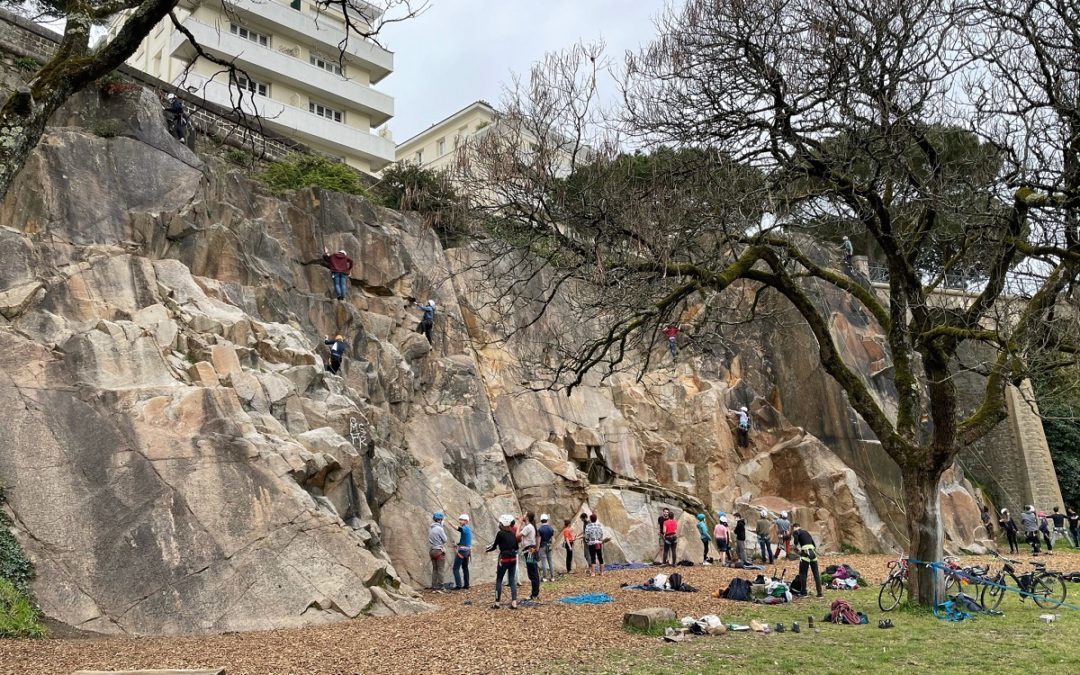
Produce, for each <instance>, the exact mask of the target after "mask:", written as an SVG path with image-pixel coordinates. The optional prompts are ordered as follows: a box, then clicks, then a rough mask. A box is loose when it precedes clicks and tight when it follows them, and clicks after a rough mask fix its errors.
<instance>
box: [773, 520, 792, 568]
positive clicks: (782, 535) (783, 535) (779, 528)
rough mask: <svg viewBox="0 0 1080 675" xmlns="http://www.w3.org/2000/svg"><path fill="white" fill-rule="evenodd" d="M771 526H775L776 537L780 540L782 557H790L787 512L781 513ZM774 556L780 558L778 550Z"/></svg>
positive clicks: (789, 521) (789, 533)
mask: <svg viewBox="0 0 1080 675" xmlns="http://www.w3.org/2000/svg"><path fill="white" fill-rule="evenodd" d="M773 524H774V525H776V536H777V538H778V539H779V540H780V542H779V543H780V545H781V546H783V549H784V555H785V556H788V555H791V520H790V519H789V518H788V512H787V511H781V512H780V517H779V518H777V519H776V521H775V522H774V523H773ZM776 555H777V557H780V550H779V549H777V551H776Z"/></svg>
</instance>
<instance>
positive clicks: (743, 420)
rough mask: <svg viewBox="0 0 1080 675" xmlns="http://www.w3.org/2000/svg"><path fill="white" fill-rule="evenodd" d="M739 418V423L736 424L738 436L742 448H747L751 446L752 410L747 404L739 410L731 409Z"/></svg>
mask: <svg viewBox="0 0 1080 675" xmlns="http://www.w3.org/2000/svg"><path fill="white" fill-rule="evenodd" d="M731 412H732V413H733V414H734V415H735V416H736V417H737V418H738V424H737V425H736V432H737V438H738V441H739V447H740V448H746V447H749V446H750V412H749V411H748V410H747V409H746V406H742V407H740V408H739V409H738V410H732V411H731Z"/></svg>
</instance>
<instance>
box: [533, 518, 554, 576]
mask: <svg viewBox="0 0 1080 675" xmlns="http://www.w3.org/2000/svg"><path fill="white" fill-rule="evenodd" d="M550 519H551V516H549V515H548V514H546V513H542V514H540V527H539V528H538V529H537V530H536V536H537V537H538V538H539V546H540V580H541V581H543V580H544V579H545V578H546V579H547V580H548V581H555V566H554V565H553V564H552V563H551V541H552V539H554V538H555V528H554V527H552V526H551V524H550V523H548V521H549V520H550ZM545 570H546V571H547V576H546V577H545V576H544V572H545Z"/></svg>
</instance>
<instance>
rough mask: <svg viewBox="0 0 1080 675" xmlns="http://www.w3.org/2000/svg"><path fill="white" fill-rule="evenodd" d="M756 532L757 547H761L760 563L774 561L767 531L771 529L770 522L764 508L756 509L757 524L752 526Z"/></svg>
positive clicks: (770, 540)
mask: <svg viewBox="0 0 1080 675" xmlns="http://www.w3.org/2000/svg"><path fill="white" fill-rule="evenodd" d="M754 530H755V532H756V533H757V541H758V548H759V549H761V564H762V565H764V564H765V563H769V564H770V565H771V564H772V563H773V562H775V558H773V553H772V539H771V538H770V536H769V533H770V532H771V530H772V522H770V521H769V512H768V511H766V510H765V509H761V510H760V511H758V520H757V525H756V526H755V527H754Z"/></svg>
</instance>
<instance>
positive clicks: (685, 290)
mask: <svg viewBox="0 0 1080 675" xmlns="http://www.w3.org/2000/svg"><path fill="white" fill-rule="evenodd" d="M1003 4H1006V5H1007V4H1010V3H999V2H990V0H986V2H985V3H984V2H979V3H976V5H975V6H973V5H971V4H970V3H964V4H961V3H960V2H958V1H955V2H954V1H948V0H947V1H946V2H941V1H940V0H889V1H887V2H882V1H881V0H727V1H725V2H714V1H712V0H688V1H687V2H686V3H685V4H684V5H683V6H681V7H679V8H676V9H671V10H669V11H668V12H667V13H666V14H665V15H663V16H662V17H661V18H660V19H659V21H658V33H659V34H658V36H657V38H656V39H655V40H654V41H653V42H652V43H651V44H650V45H649V46H647V47H646V48H645V49H643V50H642V51H641V52H640V53H633V54H629V55H627V58H626V64H625V70H624V71H623V72H622V77H621V80H622V93H623V97H622V103H621V105H620V106H618V107H617V108H616V109H615V110H611V111H601V110H598V109H597V107H596V103H597V96H596V89H597V87H596V86H595V85H594V82H595V77H596V74H597V73H598V72H599V71H602V70H603V68H604V66H605V64H604V62H603V59H602V56H601V55H600V54H599V53H597V52H594V51H590V50H588V49H583V48H578V49H575V50H572V51H571V52H569V53H567V54H564V55H560V56H555V57H550V58H549V59H548V60H547V61H546V62H545V63H543V64H541V65H540V66H538V67H537V68H536V69H534V71H533V73H532V78H531V80H530V81H529V83H528V85H527V86H522V85H519V86H518V87H517V88H516V89H514V90H512V91H511V95H510V100H509V101H508V102H507V111H508V112H507V120H508V121H509V122H510V127H511V128H515V129H516V128H526V129H529V130H530V132H531V133H530V134H529V135H528V137H527V139H523V138H513V134H511V135H510V136H511V138H509V139H507V138H505V136H500V135H498V134H492V135H491V138H489V139H486V140H481V141H478V142H477V143H475V144H474V147H473V148H472V149H471V156H470V158H469V160H468V161H467V162H465V163H464V166H465V167H466V168H465V170H464V171H463V172H462V173H463V181H464V183H465V184H467V185H470V184H471V185H472V186H473V188H472V190H471V194H472V195H473V197H474V199H475V200H476V201H477V202H478V204H479V205H480V206H479V208H478V211H479V212H480V214H481V223H482V227H483V228H484V231H483V235H484V236H483V238H482V239H481V243H480V244H478V245H477V248H478V249H485V248H487V249H489V250H491V251H493V252H498V251H500V247H501V253H500V255H499V257H498V258H495V257H492V258H491V259H493V260H495V259H497V260H498V261H499V262H500V265H501V266H502V270H503V273H504V275H505V273H506V272H507V271H509V270H514V269H516V270H518V273H517V275H516V277H515V278H516V280H517V281H518V282H521V283H523V284H524V283H527V284H528V287H529V288H530V289H532V291H531V293H530V294H527V295H526V297H527V301H528V302H529V305H530V306H531V307H533V308H534V309H535V311H536V312H537V315H538V316H539V315H541V314H542V313H543V312H544V311H545V309H546V307H547V306H549V304H550V302H549V301H550V299H551V298H554V297H555V296H556V294H557V293H558V292H559V289H560V288H561V287H564V286H566V285H567V284H572V285H573V288H574V299H573V300H572V302H573V304H574V305H575V306H576V307H577V308H578V311H579V312H580V313H581V321H582V324H583V325H589V326H592V327H593V328H594V330H595V332H594V333H593V337H591V338H589V339H585V340H581V341H579V342H578V343H576V344H573V345H562V347H563V351H562V352H561V353H560V354H559V358H558V359H557V364H556V365H555V367H554V373H553V374H554V375H555V377H554V378H553V379H552V380H551V383H550V384H551V386H555V387H563V388H565V389H566V390H568V391H569V390H572V389H573V387H574V386H577V385H578V384H580V383H581V382H582V381H583V378H584V377H585V376H586V375H587V374H589V373H590V372H594V371H599V372H602V373H606V372H611V371H613V370H614V369H617V368H619V367H620V364H623V363H624V362H626V361H627V360H628V359H627V356H628V355H629V354H638V355H640V354H642V353H644V354H647V353H648V350H649V348H650V347H651V346H652V345H653V343H654V341H655V339H656V332H657V328H658V327H659V326H660V325H662V324H663V323H664V322H666V321H667V320H669V318H670V317H671V316H673V315H674V314H675V313H677V312H678V311H679V308H680V307H682V306H683V305H684V303H686V302H687V301H688V299H690V298H691V297H696V298H702V297H706V298H707V297H709V296H712V295H714V294H720V293H724V292H726V291H729V290H731V289H733V288H736V287H740V288H741V287H743V286H745V285H746V284H750V285H751V286H754V287H757V288H758V289H759V293H768V294H771V295H772V296H774V297H777V298H782V299H783V300H784V301H786V302H787V303H788V304H789V305H790V306H791V307H792V308H793V309H794V310H795V311H796V312H798V314H799V315H800V316H801V318H802V320H803V321H804V322H805V323H806V325H807V326H808V327H809V329H810V330H811V331H812V333H813V335H814V337H815V338H816V341H817V352H818V357H819V359H820V362H821V364H822V367H823V368H824V370H825V371H826V372H827V373H828V374H829V375H830V376H831V377H832V378H833V379H834V380H835V381H836V382H837V384H838V385H839V386H840V387H841V388H842V389H843V390H844V392H845V393H846V395H847V397H848V400H849V401H850V404H851V405H852V407H853V408H854V409H855V411H856V412H857V413H858V414H859V415H860V416H861V417H862V419H863V420H864V421H865V422H866V424H867V425H868V426H869V428H870V429H871V430H872V431H873V432H874V434H875V435H876V436H877V438H878V439H879V441H880V442H881V444H882V447H883V449H884V451H885V452H886V453H887V454H888V455H889V457H891V458H892V459H893V460H894V461H895V462H896V463H897V465H898V466H899V468H900V472H901V475H902V479H903V486H902V494H903V497H904V512H905V518H906V525H907V531H908V534H909V538H910V545H909V552H910V554H911V556H912V557H913V558H915V559H918V560H923V561H931V560H940V559H941V557H942V552H943V534H942V525H941V517H940V512H939V510H940V498H939V490H938V486H939V483H940V480H941V477H942V475H943V473H944V472H945V471H946V470H947V469H949V468H950V467H952V466H953V463H954V460H955V458H956V455H957V453H958V451H959V450H960V449H961V448H962V447H963V446H965V445H967V444H971V443H974V442H976V441H977V440H978V439H980V438H982V437H983V436H985V435H986V434H987V433H988V432H989V431H990V430H991V429H993V427H994V426H995V425H996V424H997V423H998V422H999V421H1000V420H1001V419H1003V418H1004V417H1005V415H1006V412H1005V393H1006V388H1007V387H1008V386H1010V385H1018V384H1020V383H1022V382H1023V381H1024V380H1025V379H1026V378H1028V377H1029V376H1030V375H1031V372H1032V367H1034V366H1036V365H1040V364H1042V365H1049V364H1053V363H1061V362H1062V361H1065V362H1070V361H1072V354H1073V353H1074V350H1075V348H1076V346H1075V343H1074V338H1073V337H1072V336H1074V335H1075V328H1076V312H1075V311H1071V310H1070V311H1065V310H1064V309H1063V308H1064V305H1065V304H1066V302H1065V301H1066V299H1067V295H1068V291H1069V289H1070V287H1071V285H1072V284H1073V283H1074V282H1075V280H1076V279H1077V274H1078V271H1080V257H1078V254H1080V248H1077V244H1076V226H1075V216H1076V208H1077V205H1078V204H1080V192H1077V191H1076V187H1077V186H1078V184H1076V183H1071V182H1070V173H1069V172H1070V170H1072V169H1071V167H1076V166H1080V155H1078V154H1077V153H1078V152H1080V143H1077V142H1076V139H1077V138H1080V134H1078V133H1076V132H1074V131H1070V129H1072V128H1073V127H1070V126H1069V125H1070V124H1072V123H1073V119H1074V118H1075V119H1077V120H1080V117H1077V112H1078V107H1077V104H1076V102H1077V97H1076V95H1075V90H1069V91H1070V96H1065V95H1064V94H1063V93H1057V94H1056V93H1055V92H1057V91H1058V89H1055V87H1058V88H1060V87H1061V80H1062V79H1063V78H1064V79H1065V80H1067V81H1069V82H1072V83H1075V82H1076V79H1075V76H1074V75H1073V74H1072V73H1073V72H1074V71H1071V70H1069V68H1070V63H1075V60H1074V61H1071V62H1065V61H1064V60H1065V59H1066V56H1067V54H1068V52H1069V49H1072V50H1073V51H1072V52H1071V54H1072V58H1073V59H1075V58H1076V54H1078V53H1080V51H1077V50H1076V47H1077V43H1076V41H1075V38H1076V26H1077V25H1080V23H1078V22H1077V20H1076V17H1075V16H1071V14H1075V12H1076V10H1075V7H1074V5H1073V4H1072V3H1070V2H1067V1H1066V0H1045V1H1043V2H1037V1H1034V0H1027V1H1025V2H1020V1H1019V0H1017V2H1015V3H1012V4H1015V5H1016V8H1014V9H1015V11H1014V12H1013V13H1009V12H1005V11H1001V7H1002V5H1003ZM1032 7H1035V8H1042V11H1046V12H1057V13H1058V14H1057V16H1058V17H1059V18H1058V21H1057V22H1056V23H1055V22H1050V23H1055V25H1061V26H1068V27H1071V28H1068V29H1063V30H1069V31H1072V33H1071V35H1070V36H1064V35H1054V36H1050V35H1046V36H1043V37H1041V38H1040V36H1039V35H1037V34H1034V33H1033V32H1032V31H1031V30H1030V29H1029V30H1025V25H1026V24H1025V22H1024V21H1023V18H1024V17H1025V16H1030V14H1031V8H1032ZM1025 12H1026V14H1025ZM1067 15H1068V16H1067ZM1065 19H1068V20H1065ZM1066 37H1068V38H1069V39H1072V40H1073V42H1072V43H1071V47H1068V46H1060V45H1062V44H1063V43H1062V40H1064V39H1066ZM1040 39H1041V40H1043V41H1044V43H1043V44H1041V45H1040V43H1039V40H1040ZM1050 45H1054V46H1055V50H1053V51H1054V53H1056V54H1059V55H1061V58H1062V59H1063V61H1062V62H1051V61H1050V60H1049V59H1047V58H1045V57H1044V56H1042V55H1043V54H1044V53H1045V52H1046V51H1047V49H1048V48H1049V46H1050ZM1010 60H1017V63H1016V64H1014V63H1012V62H1011V61H1010ZM987 64H989V66H988V65H987ZM1018 64H1022V65H1018ZM1002 70H1009V71H1011V74H1010V75H1007V76H1006V75H1003V73H1002V72H1001V71H1002ZM1018 72H1021V73H1024V74H1023V75H1017V74H1016V73H1018ZM1032 72H1034V73H1035V75H1031V73H1032ZM1010 78H1012V79H1010ZM1040 78H1041V79H1040ZM1032 79H1034V80H1036V81H1037V82H1035V83H1033V82H1032ZM1040 87H1042V88H1043V89H1042V90H1041V91H1040V89H1039V88H1040ZM1032 90H1034V91H1036V92H1038V93H1032ZM980 93H981V94H982V95H978V94H980ZM1033 114H1034V116H1035V118H1036V119H1038V120H1039V121H1040V122H1039V124H1034V123H1032V122H1031V121H1030V120H1029V119H1028V117H1029V116H1031V115H1033ZM1036 127H1041V128H1036ZM1075 128H1076V129H1077V130H1080V126H1077V127H1075ZM958 134H959V135H960V136H961V137H966V138H968V139H969V140H967V141H964V143H963V144H964V145H969V146H970V145H972V144H974V145H975V146H977V147H976V150H977V152H955V151H953V150H955V140H956V139H957V137H958ZM591 138H600V139H601V141H600V142H599V143H597V144H596V146H597V147H598V148H599V151H598V152H596V153H595V154H594V155H593V161H592V162H591V163H590V164H589V165H587V166H581V167H579V166H574V167H573V171H572V173H571V175H570V176H569V177H567V176H565V175H562V174H560V173H559V172H557V171H553V170H552V168H551V167H552V165H551V164H550V163H548V164H545V163H544V162H542V161H537V158H544V157H551V156H555V155H557V154H558V153H559V152H560V151H561V149H565V147H566V144H567V143H570V144H571V147H573V146H574V144H582V145H588V144H589V142H590V141H589V139H591ZM972 138H974V139H976V140H975V141H974V143H972V142H971V141H970V139H972ZM568 139H569V140H568ZM578 139H580V140H578ZM612 139H614V141H615V142H614V143H612V142H611V141H612ZM627 139H630V140H632V141H634V142H636V143H638V144H640V147H642V148H644V149H648V150H650V151H651V152H649V153H648V161H645V160H644V159H639V161H637V163H636V164H635V158H634V157H633V156H627V155H624V154H622V153H620V151H619V147H620V143H625V142H626V141H627ZM523 140H527V141H528V142H529V143H531V147H530V151H529V152H524V151H523V149H522V146H521V142H522V141H523ZM662 147H667V148H668V149H667V150H665V151H664V152H669V153H673V154H675V155H681V156H682V158H681V159H680V161H678V162H672V163H667V164H666V163H665V162H664V161H663V159H662V153H658V152H657V149H659V148H662ZM988 158H989V160H991V161H988ZM635 166H636V167H637V168H638V169H641V170H642V171H643V172H644V173H642V174H637V173H635ZM988 167H989V168H988ZM823 224H827V225H829V226H831V227H832V228H833V229H832V230H830V231H832V232H835V231H837V230H836V228H839V231H846V232H849V233H850V234H851V235H852V236H853V237H855V236H859V237H862V238H865V239H867V240H869V241H872V242H873V244H874V246H875V247H876V249H877V250H878V251H880V256H881V259H882V261H883V262H884V264H885V266H886V268H887V277H888V279H887V287H886V288H880V289H875V288H873V287H872V286H871V285H870V284H869V283H868V281H867V280H866V279H865V278H863V277H862V276H861V275H860V274H858V273H857V272H856V271H855V270H853V269H851V267H850V266H845V265H837V264H835V263H834V262H832V261H834V260H836V256H835V255H828V254H827V252H826V251H823V250H822V248H821V247H820V245H818V244H817V243H815V242H813V241H812V239H811V237H808V236H807V233H809V234H810V235H813V234H814V233H816V232H821V231H823V229H824V228H823ZM946 247H947V251H948V252H947V255H943V254H942V251H943V250H945V249H946ZM511 252H513V253H511ZM513 254H516V255H517V256H519V258H518V260H519V261H520V262H521V264H518V265H515V266H509V265H508V264H507V263H506V261H507V260H508V259H509V258H510V256H511V255H513ZM930 256H935V262H934V264H933V265H927V264H926V260H927V258H928V257H930ZM973 264H977V265H979V266H980V269H981V270H982V273H983V274H984V276H985V279H984V280H983V281H982V282H981V283H980V284H979V285H978V287H977V288H976V289H975V291H974V292H972V293H969V294H967V295H964V296H955V295H948V296H943V295H941V294H937V293H936V291H938V290H939V288H940V286H941V285H942V283H943V280H944V279H945V278H946V277H947V276H948V275H949V274H953V273H956V272H958V271H962V270H965V269H968V268H970V266H971V265H973ZM538 278H543V279H544V280H546V282H547V284H546V286H544V289H545V290H544V291H543V292H537V291H536V279H538ZM500 282H501V283H503V284H504V285H505V284H507V283H508V282H506V281H505V279H504V278H503V279H500ZM586 289H587V290H586ZM821 289H830V292H833V293H835V292H839V293H842V294H846V295H848V296H850V297H851V298H852V299H853V300H854V301H856V302H857V303H859V304H861V305H862V306H863V307H864V308H865V309H866V310H867V312H868V313H869V314H870V315H872V316H873V317H874V319H875V320H876V321H877V323H878V324H879V325H880V327H881V330H882V332H883V334H884V335H885V337H886V339H887V343H888V348H889V351H890V354H891V360H892V368H891V371H889V372H888V374H887V375H885V376H886V377H889V378H891V381H892V383H893V385H894V388H895V392H896V398H895V404H888V405H887V404H886V403H885V402H883V401H881V400H880V399H879V398H878V397H877V395H876V394H875V393H874V391H873V390H872V388H871V387H870V386H869V383H868V377H869V376H868V374H866V373H862V372H859V371H857V370H856V369H854V368H853V367H852V366H851V365H850V364H848V363H845V361H844V359H843V358H842V356H841V352H840V350H839V349H838V348H837V346H836V344H835V343H834V338H833V336H832V334H831V332H830V327H829V326H830V315H829V312H828V310H827V308H825V307H824V306H823V305H822V304H821V303H820V302H818V301H817V299H816V297H817V295H818V291H820V290H821ZM1021 296H1022V297H1021ZM503 297H504V298H505V296H503ZM957 298H960V299H957ZM503 301H504V302H507V300H505V299H504V300H503ZM536 320H539V319H536ZM962 346H965V347H967V346H975V347H977V350H978V351H979V353H982V354H988V356H987V357H985V358H982V359H980V360H979V363H974V364H972V363H965V362H961V360H960V359H959V357H958V355H959V353H960V350H961V347H962ZM638 362H640V360H638ZM645 362H646V364H647V359H646V360H645ZM966 370H974V371H976V372H978V373H980V374H982V375H983V376H984V377H985V380H984V382H985V389H984V391H983V395H982V398H981V401H979V403H978V405H976V406H975V407H974V408H972V409H964V408H963V407H962V406H961V404H960V403H959V400H958V395H957V387H956V384H955V377H956V376H957V375H958V374H959V373H961V372H964V371H966ZM935 586H936V584H935V580H934V577H933V573H932V571H931V570H929V569H927V568H925V567H923V568H920V571H919V573H918V574H916V575H915V578H914V580H913V584H912V597H913V598H917V600H918V601H919V602H920V603H922V604H930V603H932V602H933V601H934V596H935Z"/></svg>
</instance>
